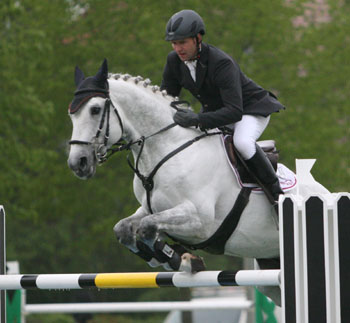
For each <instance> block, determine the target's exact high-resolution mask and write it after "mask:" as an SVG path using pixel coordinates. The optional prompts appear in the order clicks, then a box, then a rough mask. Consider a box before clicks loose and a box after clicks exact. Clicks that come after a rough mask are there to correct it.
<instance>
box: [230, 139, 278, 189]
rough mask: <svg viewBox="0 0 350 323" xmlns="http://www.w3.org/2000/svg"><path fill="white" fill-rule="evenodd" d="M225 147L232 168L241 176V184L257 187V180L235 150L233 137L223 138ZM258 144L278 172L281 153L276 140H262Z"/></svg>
mask: <svg viewBox="0 0 350 323" xmlns="http://www.w3.org/2000/svg"><path fill="white" fill-rule="evenodd" d="M223 141H224V146H225V149H226V155H227V158H228V160H229V161H230V163H231V166H232V167H233V168H234V169H235V170H236V171H237V173H238V175H239V179H240V182H241V184H242V185H243V186H251V185H253V186H256V185H257V184H256V182H255V179H254V178H253V176H251V175H250V173H249V171H248V170H247V168H246V166H245V165H244V164H243V163H244V162H242V160H243V158H242V157H241V156H240V154H239V152H238V151H237V149H235V147H234V144H233V140H232V135H225V136H224V138H223ZM257 144H258V145H259V146H260V147H261V149H262V150H263V151H264V152H265V154H266V156H267V158H268V159H269V160H270V162H271V164H272V166H273V168H274V170H275V171H277V163H278V159H279V153H278V150H277V149H276V145H275V141H274V140H262V141H257Z"/></svg>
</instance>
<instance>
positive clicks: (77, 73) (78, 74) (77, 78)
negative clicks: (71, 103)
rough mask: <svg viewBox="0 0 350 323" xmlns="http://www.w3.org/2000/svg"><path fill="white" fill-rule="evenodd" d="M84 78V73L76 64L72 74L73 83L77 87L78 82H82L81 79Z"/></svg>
mask: <svg viewBox="0 0 350 323" xmlns="http://www.w3.org/2000/svg"><path fill="white" fill-rule="evenodd" d="M84 78H85V75H84V73H83V71H82V70H81V69H80V68H79V67H78V66H76V67H75V75H74V80H75V85H76V86H77V87H78V86H79V84H80V83H81V82H82V80H84Z"/></svg>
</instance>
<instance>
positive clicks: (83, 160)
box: [79, 157, 87, 169]
mask: <svg viewBox="0 0 350 323" xmlns="http://www.w3.org/2000/svg"><path fill="white" fill-rule="evenodd" d="M86 165H87V158H86V157H81V158H80V162H79V168H80V169H84V168H85V167H86Z"/></svg>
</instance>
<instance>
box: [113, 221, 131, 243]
mask: <svg viewBox="0 0 350 323" xmlns="http://www.w3.org/2000/svg"><path fill="white" fill-rule="evenodd" d="M113 231H114V234H115V236H116V238H117V240H118V241H119V242H120V243H122V244H124V245H127V246H128V245H133V244H135V237H134V232H133V227H132V224H131V223H130V222H128V221H124V220H121V221H119V222H118V223H117V224H116V225H115V226H114V228H113Z"/></svg>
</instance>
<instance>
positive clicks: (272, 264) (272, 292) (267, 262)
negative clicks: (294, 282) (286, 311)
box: [256, 258, 281, 306]
mask: <svg viewBox="0 0 350 323" xmlns="http://www.w3.org/2000/svg"><path fill="white" fill-rule="evenodd" d="M256 261H257V263H258V267H259V269H280V268H281V265H280V259H279V258H273V259H256ZM257 289H258V290H259V291H260V292H261V293H263V294H264V295H266V296H267V297H270V298H271V299H272V300H273V302H274V303H275V304H276V305H278V306H281V289H280V287H279V286H257Z"/></svg>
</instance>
